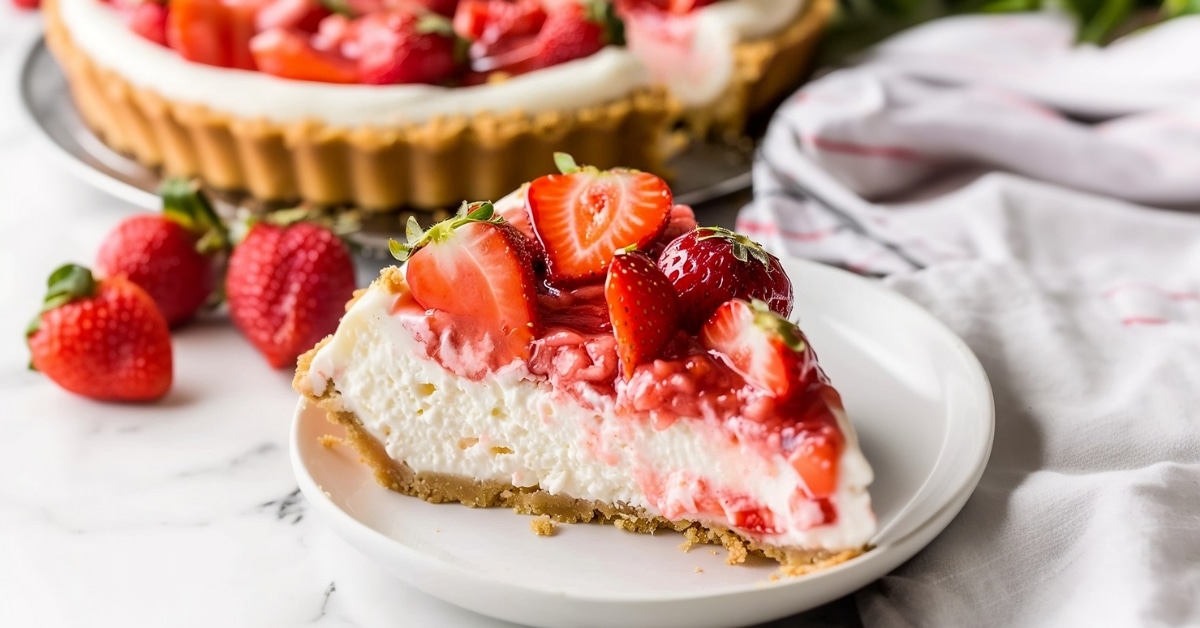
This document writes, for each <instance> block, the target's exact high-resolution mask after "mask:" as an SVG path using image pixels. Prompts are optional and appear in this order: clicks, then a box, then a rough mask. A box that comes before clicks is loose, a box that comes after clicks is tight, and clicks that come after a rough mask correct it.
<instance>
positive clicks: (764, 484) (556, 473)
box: [308, 286, 875, 551]
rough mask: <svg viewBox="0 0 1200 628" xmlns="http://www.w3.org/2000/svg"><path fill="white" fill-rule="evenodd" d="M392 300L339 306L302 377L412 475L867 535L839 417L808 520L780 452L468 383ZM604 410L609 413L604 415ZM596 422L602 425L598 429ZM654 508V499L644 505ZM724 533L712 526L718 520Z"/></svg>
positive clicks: (795, 537) (784, 539)
mask: <svg viewBox="0 0 1200 628" xmlns="http://www.w3.org/2000/svg"><path fill="white" fill-rule="evenodd" d="M394 300H395V296H394V295H392V294H390V293H389V292H388V291H386V290H384V289H382V288H380V287H379V286H373V287H372V288H371V289H370V290H369V291H367V292H366V293H365V294H364V295H363V296H362V297H361V298H360V299H359V300H358V301H357V302H356V303H355V305H354V306H353V307H352V308H351V309H350V311H349V312H347V314H346V315H345V317H344V318H343V320H342V323H341V325H340V327H339V329H338V331H337V333H336V334H335V335H334V337H333V339H332V340H331V341H330V342H329V343H328V344H327V345H326V346H325V347H323V348H322V349H321V350H320V351H319V352H318V353H317V355H316V356H315V358H314V359H313V361H312V365H311V367H310V371H309V375H308V376H309V378H310V381H309V383H310V385H311V386H312V389H313V390H318V391H320V390H325V389H326V385H327V383H332V384H333V386H334V388H335V389H336V390H337V391H338V393H339V394H340V403H341V404H342V406H343V407H344V408H345V410H347V411H350V412H353V413H354V414H356V415H357V416H358V417H359V418H360V419H361V420H362V421H363V423H364V425H365V427H366V428H367V429H368V430H369V431H370V432H371V434H373V435H374V436H375V437H376V438H378V439H379V440H380V441H381V442H382V443H384V446H385V448H386V450H387V453H388V455H389V456H391V457H392V458H394V459H396V460H401V461H404V462H405V463H407V464H408V466H409V467H411V468H412V469H413V470H415V471H417V472H436V473H446V474H453V475H457V476H465V477H472V478H476V479H479V480H494V481H500V482H511V483H512V484H513V485H515V486H539V487H541V488H542V489H544V490H546V491H548V492H550V493H552V494H561V495H569V496H572V497H576V498H581V499H588V500H598V501H602V502H607V503H625V504H629V505H631V506H635V507H641V508H645V509H646V510H648V511H649V512H651V513H655V514H664V513H663V510H664V509H666V510H668V511H674V512H668V513H667V514H668V516H669V518H689V517H688V516H687V515H686V514H680V513H686V512H687V511H688V510H689V508H694V504H692V496H693V495H694V494H695V492H696V490H697V488H698V484H697V482H698V481H703V482H704V483H706V484H707V486H709V487H720V488H722V489H725V490H729V491H733V492H736V493H738V494H743V495H747V496H749V497H750V498H752V499H753V500H754V501H756V502H758V503H760V504H762V505H765V506H767V507H769V508H770V509H771V510H772V511H774V513H775V525H776V527H778V528H780V529H782V530H783V532H781V533H779V534H773V535H769V536H764V537H760V538H761V540H762V541H764V542H767V543H769V544H772V545H778V546H784V547H796V548H805V549H817V548H820V549H826V550H830V551H836V550H841V549H850V548H858V547H861V546H863V545H865V544H866V543H867V542H868V540H869V539H870V537H871V535H872V534H874V530H875V518H874V515H873V514H872V512H871V506H870V497H869V495H868V493H867V491H866V487H867V486H868V485H869V484H870V482H871V480H872V472H871V468H870V466H869V465H868V464H867V462H866V460H865V459H864V458H863V456H862V453H861V452H860V451H859V449H858V446H857V443H856V441H855V439H854V435H853V430H852V428H851V427H850V425H849V424H848V422H846V421H845V418H844V417H839V420H840V423H841V427H842V430H843V432H844V433H845V434H846V440H847V446H846V449H845V453H844V454H843V455H842V459H841V461H840V464H841V467H840V469H841V470H840V475H839V477H840V480H839V484H840V485H839V488H838V491H837V493H836V495H835V496H834V497H833V498H832V499H831V501H832V503H833V505H834V506H835V508H836V509H837V521H836V523H834V524H832V525H821V526H816V527H812V526H811V522H812V521H813V520H814V519H815V520H820V518H821V515H820V512H819V508H818V507H817V506H816V504H810V505H811V506H812V509H811V510H806V509H805V508H800V509H797V510H796V511H795V512H794V511H793V509H792V507H791V500H792V498H793V496H794V495H795V493H796V491H797V487H798V486H799V485H800V482H801V480H800V479H799V476H798V474H797V472H796V471H795V469H793V467H792V466H791V465H790V464H789V463H788V462H787V460H785V459H784V458H783V457H782V456H779V455H775V456H772V457H767V458H764V457H763V456H762V455H761V454H760V453H758V452H757V451H742V450H740V449H739V446H736V445H730V444H729V442H728V440H727V439H726V438H724V437H723V436H722V435H723V432H722V431H721V430H716V429H713V428H711V427H709V426H706V425H704V424H701V423H699V422H696V421H689V420H680V421H676V422H675V423H674V424H672V425H671V426H670V427H668V428H666V429H656V428H654V427H653V426H652V425H650V424H649V422H645V421H634V420H622V419H619V418H616V419H613V418H611V416H612V414H613V412H612V407H611V404H612V401H611V400H609V399H607V398H600V399H590V400H589V402H590V403H592V404H593V405H596V406H597V407H599V408H602V409H603V411H602V412H596V411H593V410H589V409H587V408H585V407H583V406H582V405H580V404H579V403H577V402H575V401H573V400H571V399H570V398H568V397H567V396H566V395H564V394H561V393H557V392H555V391H553V390H552V389H551V387H550V385H549V384H548V383H547V382H545V381H544V380H538V379H537V378H535V377H534V376H533V375H531V374H530V373H529V371H528V370H526V368H525V367H524V365H523V364H520V363H514V364H513V365H512V366H510V367H506V368H505V369H502V370H501V371H500V372H497V373H495V374H494V376H491V377H486V378H484V379H483V380H481V381H472V380H470V379H467V378H462V377H458V376H456V375H454V374H453V373H451V372H450V371H448V370H447V369H445V368H443V367H442V366H441V365H439V364H438V363H436V362H435V361H433V360H430V359H428V358H427V357H425V353H424V350H423V349H422V347H421V346H419V345H418V344H417V342H416V341H415V340H414V339H413V335H412V332H410V331H409V330H408V329H407V328H406V327H405V326H404V325H403V323H402V322H401V319H400V318H399V317H398V316H395V315H392V314H391V313H390V308H391V306H392V303H393V302H394ZM606 404H607V405H606ZM601 415H605V416H609V417H610V418H609V419H607V420H605V419H604V418H602V416H601ZM646 477H653V478H656V479H657V480H658V482H660V483H661V486H662V491H661V492H662V495H660V496H658V497H656V498H651V497H648V496H647V495H646V494H645V493H644V492H643V490H642V488H641V486H640V485H639V482H638V481H636V479H641V478H646ZM652 499H654V500H656V501H652ZM716 523H722V522H716Z"/></svg>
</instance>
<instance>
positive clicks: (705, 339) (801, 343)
mask: <svg viewBox="0 0 1200 628" xmlns="http://www.w3.org/2000/svg"><path fill="white" fill-rule="evenodd" d="M700 341H701V342H702V343H703V344H704V347H705V348H706V349H709V350H711V351H715V352H716V353H718V354H720V355H722V356H724V358H725V359H726V360H728V362H729V364H730V366H732V367H733V368H734V370H736V371H737V372H738V373H740V374H741V375H742V377H744V378H746V381H747V382H749V383H750V384H751V385H753V386H756V387H758V388H761V389H763V390H765V391H767V392H769V393H770V394H771V395H773V396H775V397H777V398H779V399H786V398H787V397H788V396H789V395H790V394H791V393H792V392H793V391H802V390H804V382H805V381H806V380H807V378H808V376H809V374H810V372H811V371H812V370H813V369H812V355H811V352H810V351H809V350H808V343H807V342H805V339H804V335H803V334H802V333H801V332H800V329H799V328H797V327H796V325H795V324H793V323H792V322H791V321H788V320H787V319H785V318H783V317H781V316H779V315H778V314H776V313H774V312H772V311H771V310H770V309H769V308H768V307H767V305H766V304H765V303H763V302H762V301H753V302H749V303H748V302H746V301H743V300H741V299H731V300H729V301H726V302H725V304H723V305H722V306H721V307H719V308H717V311H716V312H715V313H714V314H713V315H712V318H710V319H709V320H708V322H706V323H705V324H704V327H702V328H701V329H700Z"/></svg>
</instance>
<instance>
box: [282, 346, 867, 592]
mask: <svg viewBox="0 0 1200 628" xmlns="http://www.w3.org/2000/svg"><path fill="white" fill-rule="evenodd" d="M328 341H329V338H326V339H325V340H323V341H321V343H319V344H318V345H317V346H316V347H314V348H313V349H312V350H310V351H309V352H307V353H305V354H304V355H302V356H300V358H299V360H298V364H297V371H296V377H295V380H294V381H293V387H294V388H295V389H296V391H297V392H299V393H301V394H302V395H304V396H305V397H306V398H307V399H308V400H309V401H310V402H312V403H314V404H316V405H317V406H318V407H320V408H322V409H323V410H325V413H326V418H327V419H328V420H329V421H330V422H331V423H334V424H337V425H340V426H342V428H343V429H344V430H345V433H346V436H345V438H344V439H342V443H344V444H346V445H348V446H350V447H352V448H353V449H354V450H355V451H357V452H358V454H359V456H360V457H361V458H360V459H361V460H362V462H363V463H365V464H366V465H367V466H369V467H370V468H371V469H372V470H373V472H374V477H375V480H376V481H377V482H378V483H379V484H380V485H381V486H383V487H385V488H388V489H390V490H393V491H395V492H397V493H402V494H404V495H410V496H413V497H419V498H421V499H423V500H425V501H427V502H430V503H434V504H442V503H452V502H458V503H460V504H463V505H464V506H470V507H472V508H509V509H512V510H513V511H514V512H516V513H519V514H525V515H534V516H537V517H548V518H549V520H553V521H555V522H558V523H606V524H611V525H614V526H616V527H617V528H620V529H622V530H625V531H627V532H637V533H641V534H654V533H655V532H657V531H659V530H668V531H673V532H679V533H682V534H683V538H684V542H683V544H682V545H681V546H680V548H681V549H682V550H684V551H687V550H688V549H690V548H691V547H692V546H694V545H697V544H706V543H711V544H716V545H721V546H723V547H724V548H725V549H726V550H727V551H728V558H727V561H726V562H728V563H729V564H731V565H734V564H739V563H744V562H745V561H746V559H747V558H748V557H749V556H751V555H759V556H765V557H767V558H771V559H774V560H776V561H778V562H779V564H780V571H781V573H782V574H783V575H785V576H801V575H804V574H807V573H812V572H814V571H819V570H822V569H826V568H828V567H832V566H834V565H837V564H840V563H843V562H845V561H847V560H850V559H851V558H854V557H856V556H858V555H859V554H862V553H863V552H864V551H866V550H867V549H868V548H866V547H863V548H858V549H852V550H845V551H841V552H826V551H820V550H818V551H809V550H797V549H790V548H779V547H770V546H764V545H761V544H759V543H757V542H755V541H754V540H752V539H749V538H746V537H743V536H741V535H739V534H738V533H737V532H735V531H732V530H729V529H727V528H723V527H720V526H708V525H704V524H702V523H699V522H694V521H687V520H680V521H669V520H667V519H665V518H663V517H660V516H658V515H654V514H652V513H649V512H647V511H646V510H645V509H643V508H638V507H633V506H630V505H628V504H623V503H615V504H610V503H606V502H601V501H594V500H586V499H577V498H574V497H570V496H567V495H553V494H550V493H548V492H546V491H544V490H541V489H539V488H535V487H516V486H513V485H512V484H509V483H506V482H497V481H490V480H488V481H480V480H476V479H474V478H468V477H461V476H455V475H448V474H442V473H427V472H416V471H413V469H412V468H410V467H409V466H408V465H407V464H406V463H404V462H403V461H398V460H394V459H392V458H391V457H390V456H388V454H387V451H386V450H385V449H384V446H383V444H382V443H381V442H380V441H379V440H378V439H377V438H375V437H374V436H373V435H372V434H371V433H370V432H368V431H367V429H366V428H365V427H364V426H363V424H362V421H360V420H359V418H358V417H357V416H355V415H354V414H353V413H352V412H347V411H345V410H344V409H343V408H342V404H341V403H340V401H339V400H338V396H339V395H338V392H337V391H336V390H335V389H334V388H333V384H332V383H329V385H328V386H327V387H326V389H325V390H322V391H314V390H312V388H311V386H310V384H309V379H308V371H309V368H310V367H311V365H312V360H313V357H314V356H315V355H316V353H317V352H318V351H319V350H320V349H321V348H322V347H323V346H325V344H326V343H327V342H328ZM325 444H326V445H328V444H329V443H328V442H327V443H325ZM549 520H543V521H544V523H539V520H537V519H535V520H534V521H533V522H531V524H530V525H531V527H532V529H533V530H534V531H535V533H537V534H540V535H544V534H551V533H553V527H552V524H551V523H550V521H549Z"/></svg>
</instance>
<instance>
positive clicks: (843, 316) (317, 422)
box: [292, 260, 994, 628]
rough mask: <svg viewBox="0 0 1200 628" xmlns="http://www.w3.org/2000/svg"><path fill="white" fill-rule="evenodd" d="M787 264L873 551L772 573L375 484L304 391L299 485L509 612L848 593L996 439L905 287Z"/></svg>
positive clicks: (968, 380) (419, 578) (663, 541)
mask: <svg viewBox="0 0 1200 628" xmlns="http://www.w3.org/2000/svg"><path fill="white" fill-rule="evenodd" d="M785 267H786V269H787V271H788V274H789V275H790V276H791V278H792V282H793V285H794V286H795V290H796V294H797V303H796V310H797V314H798V316H799V320H800V322H801V324H802V327H803V328H804V330H805V332H806V333H807V334H808V336H809V339H810V340H811V342H812V344H813V347H815V348H816V350H817V352H818V354H819V355H820V359H821V363H822V364H823V365H824V366H825V368H826V371H827V372H828V374H829V376H830V377H831V378H832V380H833V383H834V385H835V386H837V387H838V388H839V390H840V391H841V392H842V395H843V397H844V399H845V403H846V409H847V412H848V413H849V415H850V417H851V420H852V422H853V423H854V424H855V426H856V427H857V429H858V432H859V436H860V439H861V442H862V447H863V450H864V451H865V453H866V456H867V459H868V460H869V461H870V462H871V464H872V465H873V466H874V469H875V476H876V480H875V483H874V485H872V487H871V495H872V499H873V502H874V506H875V511H876V515H877V517H878V521H879V533H878V534H877V536H876V538H875V539H874V540H873V542H874V544H875V546H876V547H875V548H874V549H873V550H871V551H869V552H867V553H866V554H864V555H862V556H860V557H858V558H855V559H854V560H851V561H848V562H846V563H844V564H842V565H839V566H837V567H834V568H832V569H828V570H825V571H822V572H819V573H816V574H811V575H808V576H805V577H801V578H791V579H783V580H780V581H777V582H772V581H770V576H771V574H772V573H773V572H775V565H774V563H773V562H768V561H765V560H760V561H754V562H751V563H749V564H747V565H742V566H729V565H726V564H725V562H724V554H725V552H724V550H717V551H715V552H713V551H710V547H709V546H701V547H697V548H693V549H692V550H691V551H690V552H686V553H685V552H681V551H680V550H679V545H680V542H681V541H682V537H680V536H679V535H675V534H666V533H663V534H658V535H655V536H648V535H639V534H631V533H626V532H622V531H620V530H617V529H616V528H614V527H612V526H601V525H573V526H560V527H559V528H558V532H557V534H555V535H554V536H552V537H548V538H547V537H538V536H535V535H534V534H533V533H532V532H531V531H530V527H529V518H528V517H525V516H519V515H515V514H513V513H512V512H510V511H508V510H501V509H486V510H480V509H471V508H464V507H462V506H459V505H433V504H428V503H425V502H423V501H421V500H418V499H413V498H411V497H406V496H403V495H399V494H396V493H392V492H389V491H387V490H386V489H384V488H382V487H380V486H379V485H377V484H376V483H375V482H374V480H373V479H372V477H371V474H370V473H369V472H368V470H367V469H366V468H365V467H364V466H363V465H362V464H361V463H359V461H358V457H357V456H356V455H354V454H353V453H352V452H349V451H347V449H346V448H343V447H333V448H326V447H323V446H321V445H320V444H318V442H317V439H318V437H319V436H320V435H322V434H337V433H338V432H339V430H340V428H337V427H335V426H333V425H331V424H330V423H328V422H327V421H325V420H324V417H323V413H322V412H321V411H320V410H317V409H315V408H310V407H308V406H307V405H306V404H304V403H301V404H300V405H299V407H298V408H297V413H296V419H295V426H294V430H293V436H292V462H293V465H294V467H295V471H296V475H297V478H298V480H299V483H300V488H301V490H302V491H304V494H305V495H306V496H307V497H308V499H309V501H310V502H311V503H312V505H313V508H314V510H315V511H316V512H317V513H319V516H320V517H321V518H322V519H323V520H324V521H325V522H326V523H328V525H330V526H331V527H332V528H333V529H334V530H335V531H336V532H337V533H338V534H340V535H341V536H343V537H345V538H346V539H347V540H348V541H349V542H350V543H351V544H352V545H354V546H355V547H357V548H358V549H359V550H361V551H362V552H363V553H364V554H366V555H367V556H369V557H371V558H372V559H374V560H375V561H378V562H379V563H380V564H381V565H383V566H384V567H385V568H387V569H388V570H389V571H391V572H392V573H394V574H395V575H397V576H398V577H400V578H401V579H403V580H404V581H406V582H408V583H410V584H411V585H413V586H415V587H417V588H418V589H421V590H423V591H425V592H426V593H429V594H431V595H434V596H436V597H439V598H442V599H444V600H446V601H449V602H451V603H453V604H457V605H460V606H463V607H465V608H468V609H471V610H474V611H477V612H479V613H483V614H485V615H490V616H493V617H497V618H501V619H506V620H509V621H514V622H518V623H525V624H532V625H537V626H555V627H565V626H598V625H620V626H631V627H632V626H660V627H667V626H681V627H683V626H686V627H690V628H700V627H703V626H728V625H745V624H751V623H757V622H764V621H770V620H772V619H778V618H780V617H786V616H788V615H792V614H795V613H798V612H801V611H804V610H807V609H809V608H812V607H815V606H818V605H820V604H824V603H826V602H829V601H831V600H833V599H836V598H838V597H840V596H843V595H845V594H847V593H850V592H852V591H854V590H856V589H858V588H860V587H862V586H864V585H866V584H867V583H869V582H871V581H872V580H875V579H876V578H878V577H880V576H882V575H884V574H886V573H887V572H889V571H891V570H892V569H894V568H895V567H897V566H898V565H900V564H901V563H902V562H904V561H905V560H907V559H908V558H910V557H911V556H912V555H913V554H915V553H917V551H919V550H920V549H921V548H922V547H924V546H925V545H926V544H928V543H929V542H930V541H931V540H933V538H934V537H935V536H937V534H938V533H940V532H941V531H942V530H943V529H944V528H945V527H946V525H947V524H949V523H950V520H951V519H953V518H954V516H955V515H956V514H958V511H959V510H960V509H961V508H962V506H963V504H964V503H965V502H966V501H967V498H968V497H969V496H970V494H971V492H972V491H973V490H974V488H975V485H976V483H977V482H978V481H979V477H980V475H982V473H983V468H984V466H985V465H986V463H987V459H988V454H989V453H990V451H991V446H992V430H993V423H994V415H993V406H992V395H991V389H990V387H989V386H988V382H987V378H986V376H985V375H984V372H983V369H982V367H980V365H979V362H978V361H977V360H976V359H975V356H974V355H973V354H972V353H971V351H970V350H969V349H968V348H967V347H966V345H965V344H963V342H962V341H961V340H959V339H958V337H956V336H955V335H954V334H953V333H952V332H950V331H949V330H948V329H946V328H945V327H944V326H943V325H942V324H941V323H939V322H938V321H937V320H935V319H934V318H933V317H932V316H930V315H929V314H928V313H927V312H926V311H925V310H923V309H921V308H920V307H918V306H917V305H915V304H913V303H912V302H910V301H908V300H907V299H905V298H903V297H901V296H899V295H897V294H895V293H893V292H891V291H889V290H888V289H886V288H884V287H882V286H880V285H879V284H877V283H874V282H872V281H869V280H866V279H862V278H860V277H857V276H854V275H852V274H849V273H846V272H843V271H839V270H836V269H832V268H829V267H825V266H821V265H818V264H813V263H810V262H803V261H792V260H789V261H787V262H785ZM698 568H699V571H698Z"/></svg>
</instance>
